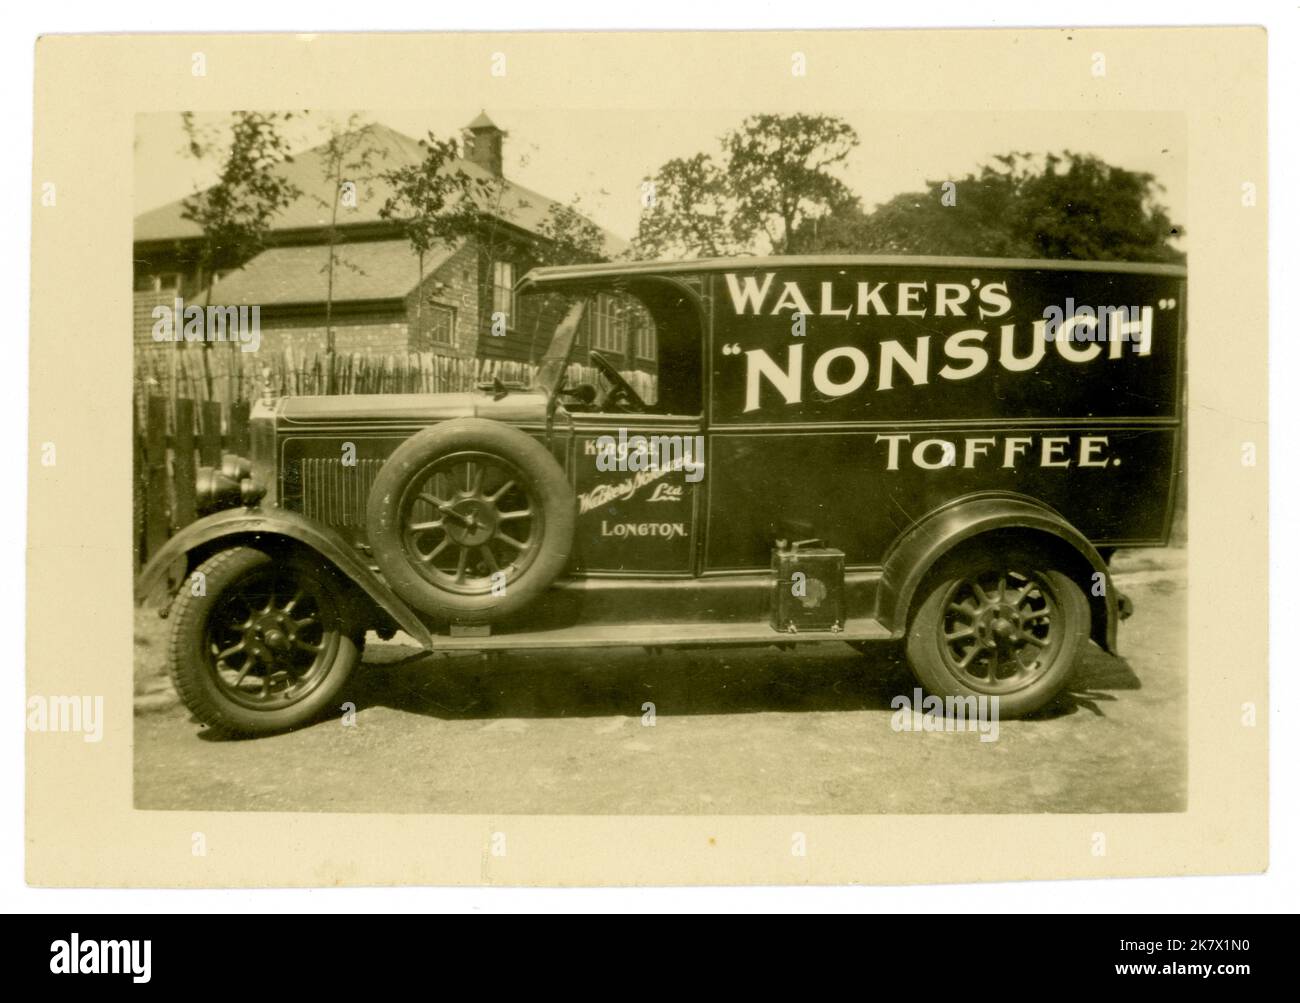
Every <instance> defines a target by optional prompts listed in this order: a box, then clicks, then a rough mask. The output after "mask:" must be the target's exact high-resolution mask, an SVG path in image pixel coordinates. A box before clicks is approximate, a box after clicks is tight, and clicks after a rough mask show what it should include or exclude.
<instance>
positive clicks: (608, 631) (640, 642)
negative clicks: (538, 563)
mask: <svg viewBox="0 0 1300 1003" xmlns="http://www.w3.org/2000/svg"><path fill="white" fill-rule="evenodd" d="M891 637H892V635H891V634H890V632H889V630H888V628H886V627H885V626H884V625H883V624H881V623H880V622H879V621H878V620H871V619H867V618H860V619H853V620H849V621H848V623H846V624H845V625H844V629H843V630H805V631H799V632H798V633H797V634H788V633H782V632H779V631H775V630H773V629H772V628H771V626H769V625H768V624H766V623H628V624H618V625H615V624H586V625H583V626H576V627H556V628H554V629H552V630H530V631H517V632H515V633H499V634H498V633H493V634H491V635H488V636H483V637H465V636H458V637H450V636H448V635H446V634H435V635H434V637H433V647H432V650H434V651H500V650H509V649H516V650H524V649H530V650H536V649H539V648H623V647H627V648H691V647H705V646H707V647H715V646H721V645H734V646H738V647H741V646H748V645H769V644H775V645H788V644H809V643H812V642H814V641H887V640H889V639H890V638H891Z"/></svg>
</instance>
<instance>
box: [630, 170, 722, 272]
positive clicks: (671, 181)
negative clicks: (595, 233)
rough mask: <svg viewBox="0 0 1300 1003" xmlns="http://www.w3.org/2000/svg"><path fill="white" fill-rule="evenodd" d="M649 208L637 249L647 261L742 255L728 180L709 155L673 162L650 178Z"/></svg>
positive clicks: (647, 207)
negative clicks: (733, 224)
mask: <svg viewBox="0 0 1300 1003" xmlns="http://www.w3.org/2000/svg"><path fill="white" fill-rule="evenodd" d="M645 184H646V186H647V187H646V192H647V196H648V197H647V199H646V207H645V210H644V211H643V212H642V213H641V221H640V225H639V227H638V229H637V235H636V240H635V241H634V242H633V248H634V251H635V253H636V254H637V256H638V257H643V258H717V257H722V256H724V255H728V254H735V253H738V252H739V248H737V247H735V245H734V241H733V239H732V236H731V222H730V221H731V206H730V205H729V202H728V197H727V194H726V183H725V175H724V173H723V171H722V169H721V168H720V167H718V165H717V163H715V162H714V160H713V158H712V157H710V156H709V155H708V154H707V153H697V154H696V155H695V156H693V157H689V158H686V159H681V158H677V159H674V160H669V161H668V162H667V163H665V164H664V165H663V166H662V167H660V168H659V170H658V171H657V172H656V173H655V175H654V176H653V177H650V178H646V179H645Z"/></svg>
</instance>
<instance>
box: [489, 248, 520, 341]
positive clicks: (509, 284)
mask: <svg viewBox="0 0 1300 1003" xmlns="http://www.w3.org/2000/svg"><path fill="white" fill-rule="evenodd" d="M492 312H493V313H503V314H505V315H506V327H507V328H510V329H513V328H514V327H515V326H516V325H515V266H514V264H513V263H511V262H509V261H494V262H492Z"/></svg>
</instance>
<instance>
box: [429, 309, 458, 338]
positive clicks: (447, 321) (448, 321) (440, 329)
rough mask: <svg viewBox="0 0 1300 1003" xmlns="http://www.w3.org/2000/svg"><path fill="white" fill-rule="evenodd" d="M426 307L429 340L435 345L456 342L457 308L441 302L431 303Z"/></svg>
mask: <svg viewBox="0 0 1300 1003" xmlns="http://www.w3.org/2000/svg"><path fill="white" fill-rule="evenodd" d="M424 309H425V311H426V316H427V318H428V319H427V320H426V321H425V329H426V330H427V331H428V332H429V340H430V341H432V342H433V343H434V344H435V345H454V344H456V310H455V309H454V308H453V307H449V306H443V305H442V304H441V303H430V304H428V305H427V306H425V308H424Z"/></svg>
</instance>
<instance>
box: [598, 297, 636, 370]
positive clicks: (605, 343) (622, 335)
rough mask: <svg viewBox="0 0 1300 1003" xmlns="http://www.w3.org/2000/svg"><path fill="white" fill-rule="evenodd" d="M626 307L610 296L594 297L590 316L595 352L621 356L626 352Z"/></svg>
mask: <svg viewBox="0 0 1300 1003" xmlns="http://www.w3.org/2000/svg"><path fill="white" fill-rule="evenodd" d="M627 314H628V310H627V306H626V304H623V303H619V302H617V301H616V300H615V299H614V298H613V297H612V296H606V295H605V294H604V293H601V294H600V295H599V296H597V297H596V304H595V311H594V313H593V315H592V340H593V342H594V346H593V347H595V349H596V351H598V352H614V353H616V354H618V355H623V354H624V353H625V352H626V351H627Z"/></svg>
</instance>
